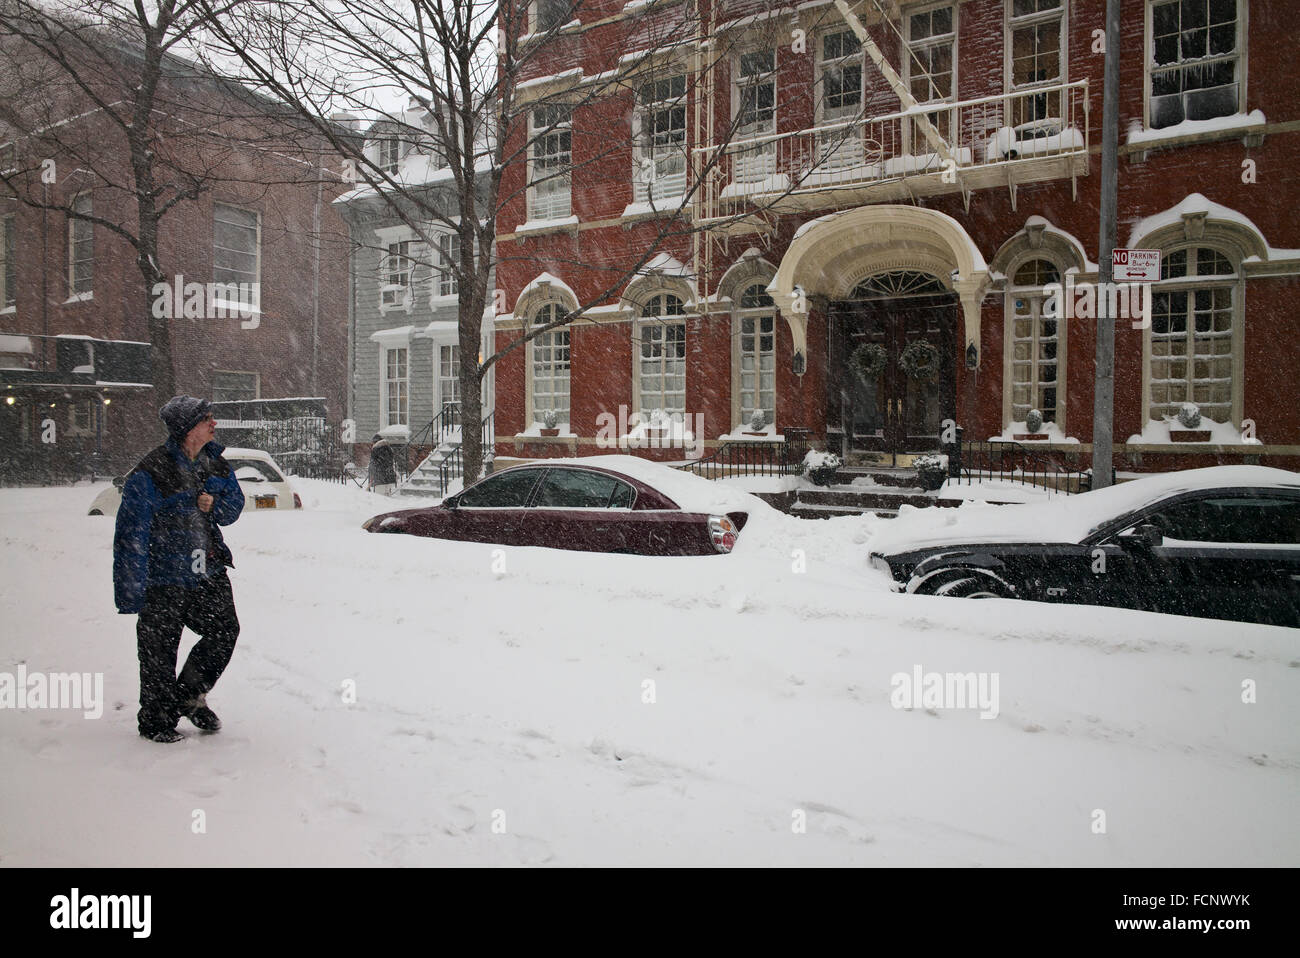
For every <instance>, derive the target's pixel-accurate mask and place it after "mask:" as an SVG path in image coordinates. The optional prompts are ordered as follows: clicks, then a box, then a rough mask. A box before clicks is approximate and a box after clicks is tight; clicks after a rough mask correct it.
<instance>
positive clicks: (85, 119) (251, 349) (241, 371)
mask: <svg viewBox="0 0 1300 958" xmlns="http://www.w3.org/2000/svg"><path fill="white" fill-rule="evenodd" d="M124 73H125V74H126V75H129V70H124ZM100 92H101V94H102V93H103V92H104V91H100ZM64 94H66V89H61V90H60V91H59V93H58V96H60V97H61V99H58V101H57V102H56V101H55V100H54V98H53V97H54V94H52V99H51V102H50V103H48V104H42V107H41V109H42V110H44V113H45V117H46V118H47V119H50V120H53V119H54V118H55V117H56V116H59V117H62V118H63V119H62V122H61V123H60V124H59V125H58V127H57V129H56V130H54V131H53V132H52V131H51V124H48V123H47V124H46V125H45V126H43V127H41V128H40V129H37V130H29V129H22V130H15V129H14V128H13V127H10V128H9V129H8V132H7V134H6V132H5V131H4V130H3V128H0V144H3V145H4V147H5V150H4V156H3V163H4V164H5V167H6V172H7V173H8V174H9V175H8V176H7V178H6V185H7V186H8V187H9V190H5V189H0V266H2V267H3V268H2V270H0V458H2V459H3V460H4V461H5V462H6V463H7V464H8V465H10V466H13V467H14V470H11V471H16V472H17V473H19V474H21V473H22V472H24V468H23V467H24V465H32V464H33V463H35V464H37V465H40V464H42V463H45V464H46V465H48V463H47V462H45V461H46V460H49V459H51V458H53V459H55V460H57V463H56V465H57V466H58V468H57V469H54V470H53V471H54V472H55V473H60V472H61V473H64V474H75V473H78V472H80V471H83V470H85V469H86V466H87V462H88V457H89V456H90V455H91V454H92V453H98V454H99V458H98V459H97V461H96V462H97V466H98V467H99V468H100V470H101V471H104V470H114V469H117V470H120V469H121V468H122V467H124V466H126V465H129V464H130V462H132V461H134V459H135V458H137V457H138V456H139V455H140V453H141V452H142V451H143V450H144V449H145V448H147V446H148V445H149V444H150V443H153V442H156V441H158V439H159V438H160V437H161V436H162V435H163V433H162V428H161V424H160V423H159V422H158V418H157V413H158V408H159V407H160V406H161V405H162V404H163V403H164V402H165V401H166V400H167V399H168V398H169V397H168V396H165V395H157V394H156V390H155V389H154V388H153V378H152V373H151V358H150V350H151V346H150V329H149V320H150V315H149V314H150V311H151V310H154V309H166V310H170V312H169V313H167V315H170V316H171V317H172V319H171V326H170V334H171V354H172V368H173V372H174V377H175V389H176V390H177V391H179V392H187V393H191V394H194V395H199V396H205V397H209V398H212V399H215V400H227V401H233V400H275V399H281V398H286V399H287V398H304V397H309V398H315V399H317V400H323V403H322V402H319V401H318V402H315V403H312V404H310V405H311V408H312V410H314V411H316V412H319V411H320V409H321V406H322V405H323V406H324V407H325V409H326V410H327V412H328V418H329V420H330V422H332V423H335V424H337V423H338V422H339V420H341V419H342V417H343V415H344V414H345V397H346V365H347V316H348V310H347V291H348V271H347V247H346V238H345V237H346V230H345V228H344V227H343V224H342V222H341V220H340V219H339V217H338V216H337V214H336V213H335V212H334V210H333V209H332V207H331V200H332V199H333V198H334V196H336V195H337V194H338V193H339V192H341V187H339V186H331V185H329V183H328V179H327V178H325V177H324V176H323V172H324V171H322V170H321V168H320V167H321V164H322V162H323V161H324V159H325V157H326V156H327V154H325V153H324V151H323V146H324V145H323V142H322V141H321V140H320V139H319V138H314V139H313V138H308V137H306V136H304V135H303V133H302V130H301V129H300V128H299V127H297V126H293V125H290V124H289V123H288V122H287V121H284V120H281V119H280V118H279V117H277V115H276V113H275V111H274V107H273V106H272V105H271V104H269V103H268V102H267V101H263V100H260V99H259V98H257V97H256V96H254V95H253V94H251V93H250V92H248V91H245V90H241V89H239V88H237V87H234V86H231V85H228V84H225V83H223V82H221V81H219V80H217V79H215V78H213V77H212V76H211V75H209V74H207V73H205V72H204V71H203V70H201V69H200V68H197V67H195V66H194V65H193V64H189V63H186V62H185V61H183V60H179V59H176V58H169V59H168V60H167V61H166V65H165V70H164V78H163V81H162V88H161V92H160V95H159V104H158V112H159V113H160V114H161V115H160V116H159V117H158V118H157V122H158V125H159V130H160V134H161V136H162V137H163V142H164V143H165V144H166V147H167V148H168V150H169V153H168V155H167V167H166V168H165V169H161V168H160V170H159V173H158V175H159V180H160V182H166V183H168V184H169V185H170V186H173V187H176V186H185V185H187V184H188V181H187V179H186V175H192V177H193V179H194V181H195V182H198V183H200V184H201V188H200V189H199V190H198V191H197V195H196V196H194V197H192V198H183V199H180V200H179V201H178V202H176V205H175V206H174V208H172V209H170V210H169V211H168V212H167V213H166V215H165V216H164V218H163V219H162V222H161V227H160V235H159V250H160V256H161V266H162V269H163V270H164V272H165V273H166V275H167V277H168V279H169V284H168V285H169V287H170V288H169V290H168V291H167V293H166V295H164V296H159V295H155V291H154V290H150V291H148V292H149V295H148V296H146V291H145V290H144V288H143V286H144V283H143V279H142V277H141V273H140V270H139V268H138V266H137V263H136V259H137V254H136V250H135V248H134V247H133V246H132V245H131V244H130V243H129V242H128V241H127V240H126V239H125V238H124V237H123V236H121V235H119V234H118V233H116V232H115V231H114V230H113V229H111V228H109V227H108V226H106V225H104V224H101V223H93V222H89V221H86V220H78V219H75V218H73V217H71V216H68V215H65V214H63V213H60V212H58V211H57V210H51V209H48V208H44V209H42V208H37V207H34V206H33V205H30V204H27V203H23V202H21V200H20V199H19V198H17V197H21V196H22V195H24V193H23V191H30V192H28V193H27V194H26V195H28V196H29V197H30V198H32V199H33V200H35V202H36V203H38V204H40V205H41V206H46V207H48V206H51V205H53V206H59V205H63V204H67V205H69V206H72V207H74V208H75V209H77V210H83V211H85V212H86V213H87V214H90V215H94V216H96V217H100V218H102V219H105V220H108V221H110V222H111V223H116V224H122V225H123V226H124V228H125V229H126V230H128V231H131V232H134V231H135V229H136V228H137V223H136V207H135V203H134V198H133V196H132V194H131V183H132V177H131V169H130V154H129V151H128V149H127V145H126V142H125V137H124V135H123V134H122V131H121V129H120V128H119V127H118V126H117V125H116V124H114V123H112V122H110V121H109V119H108V118H106V117H105V116H104V113H103V110H102V109H96V108H95V107H94V105H93V104H90V103H88V102H87V101H86V100H84V99H81V100H78V99H77V98H75V97H73V96H64ZM105 99H108V97H105ZM35 115H38V116H39V115H40V112H39V111H36V112H35ZM171 134H174V135H171ZM60 147H61V148H60ZM86 157H90V158H92V162H89V163H88V162H87V161H86V159H85V158H86ZM47 161H48V167H46V166H45V165H44V164H46V163H47ZM45 169H48V170H49V175H48V182H47V181H46V179H42V177H41V175H40V174H41V172H42V171H44V170H45ZM177 171H185V172H184V173H178V172H177ZM5 192H10V195H9V197H8V198H6V197H5V196H4V193H5ZM175 195H176V191H175V190H174V189H173V190H171V191H169V192H166V193H164V195H163V200H164V201H169V200H171V199H172V198H173V197H174V196H175ZM209 284H220V285H219V286H209ZM177 290H179V291H180V295H179V296H177V295H175V292H176V291H177ZM187 307H188V308H187ZM51 423H52V424H53V430H52V431H51V430H50V428H49V425H50V424H51ZM51 435H52V436H53V437H54V441H53V442H50V441H49V437H50V436H51ZM43 440H44V441H43ZM27 471H30V470H27ZM36 471H37V472H38V473H41V472H42V470H39V469H38V470H36ZM49 471H50V470H48V469H45V470H44V472H45V473H46V474H48V473H49Z"/></svg>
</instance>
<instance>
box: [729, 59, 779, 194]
mask: <svg viewBox="0 0 1300 958" xmlns="http://www.w3.org/2000/svg"><path fill="white" fill-rule="evenodd" d="M736 103H737V105H738V109H739V111H740V112H739V115H738V116H737V117H736V139H738V140H741V141H746V140H754V139H758V140H759V142H757V143H744V144H743V145H742V146H741V147H740V149H738V150H737V151H736V153H735V166H736V170H735V179H736V181H737V182H739V183H758V182H761V181H762V180H763V179H765V178H766V177H769V176H771V175H772V174H773V173H774V172H775V171H776V141H775V140H770V139H767V140H765V139H762V138H763V137H766V136H769V135H770V134H773V133H775V132H776V51H775V50H771V49H767V50H752V51H750V52H748V53H742V54H741V55H740V57H739V59H738V60H737V63H736Z"/></svg>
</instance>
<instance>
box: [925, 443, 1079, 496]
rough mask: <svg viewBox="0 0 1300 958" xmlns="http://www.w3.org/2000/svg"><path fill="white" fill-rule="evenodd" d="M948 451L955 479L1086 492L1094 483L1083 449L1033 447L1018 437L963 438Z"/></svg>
mask: <svg viewBox="0 0 1300 958" xmlns="http://www.w3.org/2000/svg"><path fill="white" fill-rule="evenodd" d="M945 451H947V452H948V457H949V458H948V481H949V482H952V483H957V484H967V485H973V484H975V483H977V482H988V481H998V482H1014V483H1019V484H1021V485H1026V486H1037V487H1038V488H1040V489H1048V490H1051V491H1053V492H1062V493H1075V492H1086V491H1087V490H1088V488H1089V487H1090V483H1091V478H1092V473H1091V471H1090V470H1085V469H1082V468H1080V467H1081V465H1082V461H1083V457H1084V453H1083V452H1070V451H1068V450H1059V449H1053V450H1038V449H1032V448H1030V447H1028V446H1027V445H1026V444H1025V443H1021V442H1016V441H1014V440H1005V441H1003V440H990V441H982V442H967V441H965V440H962V439H958V441H957V442H956V443H953V444H952V445H951V446H949V447H946V450H945ZM954 453H955V458H954Z"/></svg>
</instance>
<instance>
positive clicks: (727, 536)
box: [709, 516, 736, 552]
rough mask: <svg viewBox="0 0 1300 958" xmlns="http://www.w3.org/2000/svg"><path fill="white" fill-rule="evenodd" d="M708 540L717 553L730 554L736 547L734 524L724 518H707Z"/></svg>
mask: <svg viewBox="0 0 1300 958" xmlns="http://www.w3.org/2000/svg"><path fill="white" fill-rule="evenodd" d="M709 539H710V540H711V541H712V542H713V548H715V549H717V550H718V551H719V552H730V551H731V550H732V549H734V548H735V546H736V524H735V523H734V522H732V521H731V520H730V519H728V518H727V517H726V516H709Z"/></svg>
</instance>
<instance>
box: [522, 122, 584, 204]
mask: <svg viewBox="0 0 1300 958" xmlns="http://www.w3.org/2000/svg"><path fill="white" fill-rule="evenodd" d="M556 105H558V104H556ZM543 108H545V106H544V105H534V106H533V107H532V108H531V109H529V111H528V140H529V142H528V163H527V171H528V183H527V197H526V200H525V203H526V207H527V210H526V212H527V217H526V219H527V221H528V222H546V223H550V222H556V221H560V220H567V219H568V218H570V217H573V112H572V107H570V112H569V120H568V122H567V123H558V124H556V125H555V126H553V127H550V128H549V132H540V131H542V130H547V129H548V128H547V127H536V126H534V125H533V117H535V116H536V115H537V110H538V109H543ZM565 129H567V130H568V131H569V163H568V168H569V173H568V174H567V176H568V190H567V193H568V197H569V202H568V212H567V213H564V214H563V215H560V216H557V215H555V213H554V212H553V211H547V215H545V216H542V215H540V212H539V210H538V208H537V186H536V185H535V184H534V182H533V180H534V179H535V176H536V174H535V172H534V166H535V164H536V162H537V159H538V157H537V147H538V139H539V137H544V136H553V135H555V134H557V133H559V132H561V131H563V130H565ZM555 180H556V177H555V176H554V175H552V176H551V177H549V178H548V179H547V180H546V182H548V183H549V182H553V181H555ZM556 192H557V194H558V192H559V191H558V190H557V191H556ZM574 221H575V222H576V218H575V220H574Z"/></svg>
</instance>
